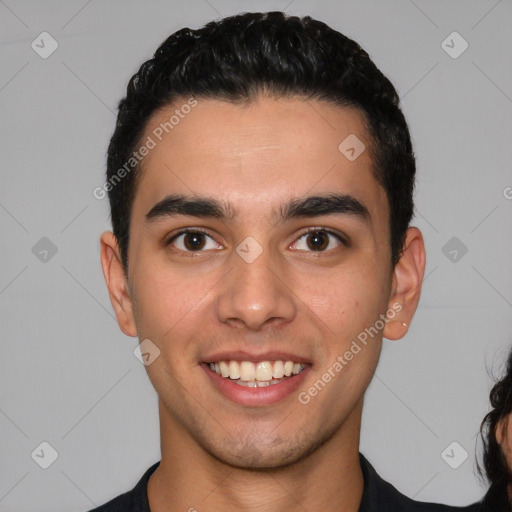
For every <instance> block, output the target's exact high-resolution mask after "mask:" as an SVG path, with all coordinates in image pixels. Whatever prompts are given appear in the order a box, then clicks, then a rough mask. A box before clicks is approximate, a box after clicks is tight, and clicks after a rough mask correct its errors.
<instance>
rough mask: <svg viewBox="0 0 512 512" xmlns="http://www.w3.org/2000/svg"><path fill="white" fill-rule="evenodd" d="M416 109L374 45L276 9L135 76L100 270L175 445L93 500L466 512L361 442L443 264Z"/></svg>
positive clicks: (141, 506)
mask: <svg viewBox="0 0 512 512" xmlns="http://www.w3.org/2000/svg"><path fill="white" fill-rule="evenodd" d="M398 103H399V100H398V96H397V93H396V91H395V89H394V88H393V86H392V84H391V83H390V82H389V81H388V80H387V79H386V77H384V75H383V74H382V73H381V72H380V71H379V70H378V69H377V68H376V66H375V65H374V64H373V62H372V61H371V60H370V58H369V57H368V54H367V53H366V52H365V51H364V50H362V49H361V48H360V46H359V45H358V44H357V43H355V42H354V41H352V40H350V39H348V38H346V37H345V36H343V35H342V34H340V33H338V32H336V31H334V30H332V29H330V28H329V27H328V26H326V25H325V24H323V23H321V22H318V21H315V20H313V19H311V18H309V17H305V18H297V17H290V18H287V17H286V16H285V15H284V14H282V13H279V12H273V13H266V14H262V13H247V14H244V15H240V16H235V17H230V18H226V19H224V20H221V21H219V22H212V23H209V24H208V25H206V26H205V27H203V28H202V29H199V30H191V29H188V28H186V29H183V30H180V31H179V32H177V33H175V34H173V35H172V36H170V37H169V38H168V39H167V41H165V42H164V43H163V44H162V45H161V46H160V48H158V50H157V51H156V53H155V56H154V58H153V59H151V60H149V61H148V62H146V63H144V64H143V65H142V67H141V68H140V70H139V72H138V73H137V74H136V75H134V77H133V78H132V79H131V81H130V83H129V86H128V90H127V95H126V98H124V99H123V100H122V101H121V103H120V105H119V115H118V120H117V125H116V129H115V132H114V135H113V137H112V139H111V142H110V146H109V151H108V170H107V182H106V183H105V187H104V189H105V190H106V191H108V192H109V198H110V203H111V211H112V224H113V233H110V232H106V233H104V234H103V235H102V237H101V260H102V265H103V271H104V275H105V279H106V282H107V286H108V289H109V294H110V298H111V301H112V304H113V307H114V309H115V313H116V315H117V320H118V322H119V325H120V328H121V329H122V331H123V332H124V333H125V334H127V335H128V336H138V338H139V339H140V341H141V352H143V354H144V356H143V357H145V362H146V364H147V366H146V369H147V372H148V376H149V378H150V380H151V382H152V384H153V386H154V388H155V390H156V391H157V393H158V396H159V414H160V427H161V448H162V457H161V461H160V462H159V463H156V464H155V465H153V466H152V467H151V468H149V469H148V471H147V472H146V473H145V474H144V476H143V477H142V479H141V480H140V482H139V483H138V484H137V486H136V487H135V489H133V490H132V491H131V492H129V493H126V494H124V495H122V496H120V497H118V498H116V499H114V500H113V501H111V502H109V503H108V504H107V505H104V506H103V507H100V508H98V509H96V510H97V511H102V512H107V511H108V512H114V511H121V510H122V511H124V512H126V511H135V510H137V511H145V512H147V511H149V510H151V512H175V511H187V510H188V511H194V510H197V511H199V512H207V511H219V510H222V511H234V510H237V511H240V510H243V511H260V510H272V511H276V512H279V511H290V510H305V511H306V510H307V511H319V510H326V511H340V512H356V511H358V510H359V511H364V512H367V511H376V510H379V511H386V510H390V511H391V510H392V511H394V512H396V511H401V510H403V511H405V510H411V511H415V510H422V511H430V510H432V511H433V510H455V508H453V507H444V506H442V505H434V504H420V503H416V502H413V501H412V500H410V499H408V498H406V497H405V496H403V495H401V494H400V493H398V491H397V490H395V489H394V488H393V487H392V486H391V485H389V484H387V483H385V482H384V481H383V480H382V479H381V478H380V477H379V476H378V475H377V474H376V473H375V471H374V469H373V468H372V466H371V465H370V464H369V462H368V461H367V460H366V459H365V458H364V457H363V456H362V455H360V454H359V435H360V424H361V413H362V407H363V397H364V393H365V390H366V388H367V386H368V384H369V382H370V380H371V378H372V376H373V373H374V371H375V368H376V366H377V362H378V359H379V354H380V350H381V344H382V337H383V336H384V337H386V338H388V339H392V340H393V339H398V338H401V337H402V336H403V335H404V334H405V333H406V331H407V328H408V325H410V323H411V320H412V317H413V315H414V312H415V310H416V307H417V305H418V301H419V298H420V290H421V283H422V278H423V274H424V269H425V249H424V244H423V238H422V235H421V233H420V231H419V230H418V229H417V228H414V227H409V222H410V220H411V217H412V213H413V199H412V193H413V188H414V174H415V160H414V154H413V151H412V147H411V141H410V137H409V132H408V128H407V124H406V122H405V119H404V117H403V115H402V113H401V111H400V109H399V106H398Z"/></svg>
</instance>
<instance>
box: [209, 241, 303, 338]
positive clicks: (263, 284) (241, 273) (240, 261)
mask: <svg viewBox="0 0 512 512" xmlns="http://www.w3.org/2000/svg"><path fill="white" fill-rule="evenodd" d="M231 259H232V262H231V263H232V265H233V267H232V269H231V271H229V272H228V273H227V275H226V277H225V278H224V280H223V281H222V283H221V287H220V292H219V295H218V297H217V308H216V312H217V317H218V319H219V320H220V321H221V322H224V323H227V324H230V325H232V326H234V327H237V326H243V327H245V328H247V329H251V330H254V331H259V330H261V329H263V328H264V327H265V326H266V325H268V324H272V325H273V326H274V327H277V326H278V325H279V324H285V323H288V322H291V321H292V320H293V319H294V318H295V316H296V314H297V304H296V301H295V299H294V294H293V292H292V290H291V289H290V288H289V286H288V285H287V283H286V274H285V272H284V269H282V268H279V265H278V264H277V263H276V262H272V261H271V258H270V253H269V251H268V250H267V249H266V250H263V252H262V253H261V254H260V255H259V256H258V257H257V258H256V259H255V260H254V261H252V262H248V261H246V260H245V259H244V258H242V257H241V256H239V254H237V253H233V254H232V257H231Z"/></svg>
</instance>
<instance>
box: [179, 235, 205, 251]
mask: <svg viewBox="0 0 512 512" xmlns="http://www.w3.org/2000/svg"><path fill="white" fill-rule="evenodd" d="M205 243H206V242H205V240H204V235H203V233H186V234H185V235H184V237H183V245H184V246H185V247H186V248H187V249H188V250H189V251H197V250H199V249H202V248H203V247H204V245H205Z"/></svg>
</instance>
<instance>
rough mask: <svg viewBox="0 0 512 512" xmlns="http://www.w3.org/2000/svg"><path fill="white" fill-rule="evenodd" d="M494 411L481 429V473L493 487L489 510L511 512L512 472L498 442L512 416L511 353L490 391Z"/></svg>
mask: <svg viewBox="0 0 512 512" xmlns="http://www.w3.org/2000/svg"><path fill="white" fill-rule="evenodd" d="M489 399H490V403H491V411H489V412H488V413H487V414H486V415H485V417H484V419H483V421H482V423H481V425H480V437H481V439H482V442H483V447H484V449H483V470H482V467H481V466H480V464H478V470H479V472H480V474H481V475H482V474H483V472H484V471H485V477H486V478H487V481H488V482H489V484H490V490H489V492H488V495H487V496H486V503H485V505H486V507H487V508H486V509H485V510H489V511H496V512H497V511H501V510H511V509H512V503H510V500H509V497H508V489H509V488H511V489H512V468H511V467H510V465H509V463H508V462H507V459H506V457H505V453H504V452H503V449H502V448H501V446H500V443H498V440H497V439H496V429H497V427H498V424H501V426H502V427H504V432H505V431H506V427H507V423H508V421H511V419H510V415H511V414H512V350H510V352H509V354H508V359H507V365H506V369H505V373H504V375H503V376H502V378H501V379H499V380H498V381H497V382H496V383H495V384H494V386H493V388H492V389H491V393H490V396H489Z"/></svg>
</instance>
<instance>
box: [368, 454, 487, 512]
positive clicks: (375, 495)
mask: <svg viewBox="0 0 512 512" xmlns="http://www.w3.org/2000/svg"><path fill="white" fill-rule="evenodd" d="M359 458H360V462H361V469H362V471H363V476H364V480H365V487H364V493H363V499H362V502H361V506H360V508H359V512H388V511H389V512H391V511H392V512H457V511H458V512H478V511H479V510H480V504H478V503H475V504H473V505H469V506H467V507H452V506H449V505H441V504H438V503H426V502H420V501H414V500H412V499H411V498H408V497H407V496H405V495H403V494H402V493H400V492H399V491H398V490H397V489H396V488H395V487H393V486H392V485H391V484H389V483H388V482H386V481H384V480H383V479H382V478H381V477H380V476H379V475H378V474H377V472H376V471H375V469H374V468H373V466H372V465H371V464H370V463H369V462H368V460H366V458H365V457H364V456H363V455H362V454H360V455H359Z"/></svg>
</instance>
